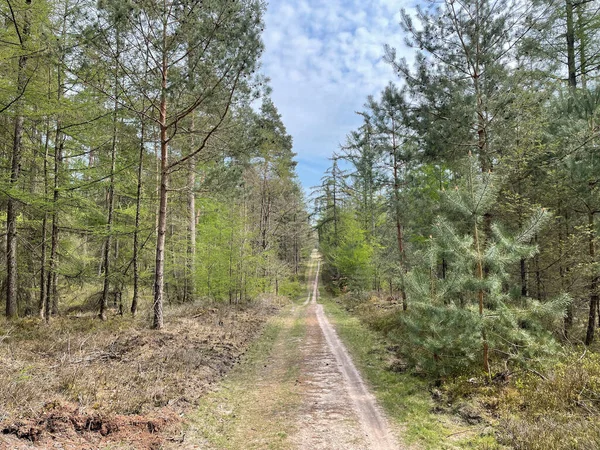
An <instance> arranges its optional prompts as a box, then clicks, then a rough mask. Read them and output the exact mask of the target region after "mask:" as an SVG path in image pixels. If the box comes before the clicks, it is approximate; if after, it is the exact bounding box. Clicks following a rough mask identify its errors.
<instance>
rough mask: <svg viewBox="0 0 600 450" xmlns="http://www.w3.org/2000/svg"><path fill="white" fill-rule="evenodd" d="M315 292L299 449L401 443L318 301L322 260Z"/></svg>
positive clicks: (383, 449) (389, 447)
mask: <svg viewBox="0 0 600 450" xmlns="http://www.w3.org/2000/svg"><path fill="white" fill-rule="evenodd" d="M312 257H313V262H314V261H315V260H316V261H317V270H316V273H315V275H314V280H312V293H311V294H312V295H311V296H310V301H309V299H307V301H306V302H305V305H306V306H307V309H306V324H307V331H306V338H305V340H304V341H303V343H302V344H301V345H302V354H303V361H302V365H301V367H302V369H301V378H300V383H301V386H302V389H301V393H302V398H303V401H302V405H301V408H300V409H301V411H300V416H299V419H298V421H297V423H298V429H299V431H298V433H297V434H296V436H293V437H292V440H293V441H294V443H295V444H296V445H297V447H298V448H300V449H328V450H335V449H340V450H341V449H360V450H362V449H369V450H394V449H399V448H401V447H400V446H399V444H398V442H397V441H396V439H395V437H394V435H393V434H392V432H391V430H390V427H389V425H388V423H387V420H386V419H385V417H384V415H383V413H382V412H381V410H380V408H379V407H378V405H377V403H376V400H375V398H374V396H373V395H372V394H371V393H370V392H369V390H368V388H367V386H366V385H365V383H364V381H363V380H362V378H361V376H360V373H359V372H358V370H357V369H356V366H355V365H354V363H353V362H352V359H351V357H350V355H349V354H348V351H347V350H346V348H345V346H344V345H343V343H342V342H341V341H340V339H339V338H338V336H337V334H336V332H335V330H334V328H333V327H332V326H331V324H330V323H329V321H328V320H327V317H326V315H325V313H324V311H323V306H322V305H320V304H318V303H317V298H318V280H319V270H320V261H319V259H318V254H316V253H315V252H313V255H312Z"/></svg>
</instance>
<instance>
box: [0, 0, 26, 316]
mask: <svg viewBox="0 0 600 450" xmlns="http://www.w3.org/2000/svg"><path fill="white" fill-rule="evenodd" d="M25 4H26V5H27V10H26V11H25V18H24V24H23V30H22V32H18V33H17V34H18V36H19V40H20V43H19V44H20V46H21V51H22V52H23V54H22V55H21V56H19V62H18V68H17V92H16V94H17V97H16V98H17V99H19V100H17V103H16V111H17V114H16V117H15V127H14V136H13V146H12V155H11V164H10V189H11V191H14V190H15V189H16V187H17V183H18V181H19V175H20V173H21V157H22V153H23V145H22V140H23V125H24V122H25V117H24V115H23V102H22V101H21V100H20V97H22V96H23V94H24V92H25V88H26V86H27V77H26V75H25V70H26V68H27V60H28V56H27V54H26V51H27V49H26V43H27V40H28V38H29V33H30V15H29V10H28V9H29V7H30V6H31V0H26V1H25ZM14 26H15V28H16V29H17V31H18V29H19V24H18V23H17V22H16V20H15V23H14ZM18 214H19V212H18V208H17V200H16V199H15V198H14V192H11V193H10V194H9V195H8V201H7V206H6V317H10V318H12V317H16V316H17V314H18V304H17V295H18V294H17V283H18V279H17V271H18V267H17V251H18V245H17V217H18Z"/></svg>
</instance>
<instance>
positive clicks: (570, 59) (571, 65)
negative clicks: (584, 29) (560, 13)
mask: <svg viewBox="0 0 600 450" xmlns="http://www.w3.org/2000/svg"><path fill="white" fill-rule="evenodd" d="M565 12H566V16H567V31H566V37H567V70H568V74H569V75H568V80H569V87H570V88H571V89H572V90H574V89H575V88H576V87H577V69H576V67H575V26H574V24H573V0H565Z"/></svg>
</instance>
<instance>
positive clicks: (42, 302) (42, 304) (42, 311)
mask: <svg viewBox="0 0 600 450" xmlns="http://www.w3.org/2000/svg"><path fill="white" fill-rule="evenodd" d="M49 148H50V120H48V121H47V122H46V142H45V143H44V163H43V167H44V169H43V171H44V196H45V199H47V198H48V194H49V186H48V150H49ZM47 241H48V212H47V211H44V218H43V219H42V242H41V244H40V245H41V252H42V254H41V260H42V261H41V264H40V299H39V315H40V318H41V319H43V318H45V316H46V302H47V301H48V294H47V291H46V263H47V262H46V259H47V255H46V253H47V249H46V247H47Z"/></svg>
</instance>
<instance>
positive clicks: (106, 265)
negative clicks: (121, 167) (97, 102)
mask: <svg viewBox="0 0 600 450" xmlns="http://www.w3.org/2000/svg"><path fill="white" fill-rule="evenodd" d="M116 48H117V57H116V59H117V60H118V58H119V56H118V55H119V38H118V36H117V46H116ZM116 67H118V61H117V62H116ZM114 83H115V101H114V104H113V123H112V138H111V146H110V176H109V186H108V199H107V203H108V205H107V206H108V214H107V220H106V242H105V244H104V252H103V263H102V266H103V269H104V285H103V289H102V300H101V301H100V314H99V316H100V319H102V320H106V310H107V309H108V296H109V295H110V277H111V273H110V252H111V248H112V230H113V216H114V210H115V169H116V161H117V131H118V130H117V125H118V120H119V117H118V108H119V88H118V84H119V71H118V69H116V68H115V77H114Z"/></svg>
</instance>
